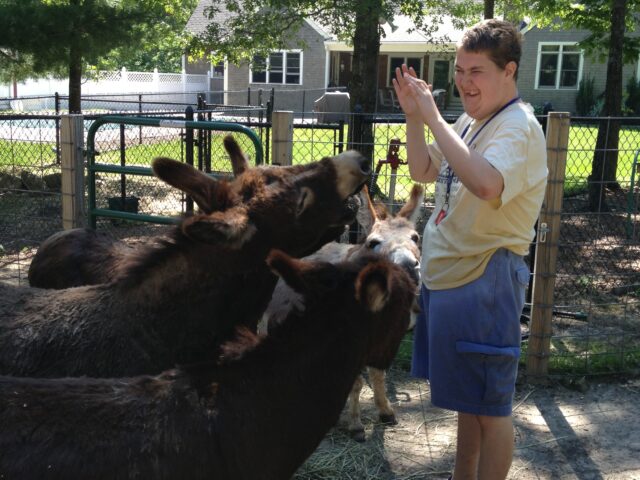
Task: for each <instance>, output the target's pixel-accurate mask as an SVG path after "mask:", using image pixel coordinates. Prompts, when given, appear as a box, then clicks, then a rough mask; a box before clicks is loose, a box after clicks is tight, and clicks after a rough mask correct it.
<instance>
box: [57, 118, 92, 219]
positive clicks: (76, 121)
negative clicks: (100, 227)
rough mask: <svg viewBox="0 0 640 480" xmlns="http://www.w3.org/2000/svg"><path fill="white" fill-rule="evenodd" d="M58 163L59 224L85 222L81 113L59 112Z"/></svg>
mask: <svg viewBox="0 0 640 480" xmlns="http://www.w3.org/2000/svg"><path fill="white" fill-rule="evenodd" d="M60 151H61V164H62V165H61V166H62V228H64V229H65V230H67V229H70V228H76V227H81V226H85V225H86V215H85V207H84V156H83V152H84V117H83V116H82V115H62V118H61V121H60Z"/></svg>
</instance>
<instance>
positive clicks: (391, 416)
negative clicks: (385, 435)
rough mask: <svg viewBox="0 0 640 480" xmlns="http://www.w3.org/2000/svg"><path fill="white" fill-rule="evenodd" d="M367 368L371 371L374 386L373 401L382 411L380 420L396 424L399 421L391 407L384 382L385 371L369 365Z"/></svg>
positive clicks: (371, 380)
mask: <svg viewBox="0 0 640 480" xmlns="http://www.w3.org/2000/svg"><path fill="white" fill-rule="evenodd" d="M367 370H368V372H369V381H370V382H371V387H372V388H373V401H374V403H375V404H376V407H377V408H378V412H379V413H380V421H381V422H382V423H386V424H389V425H396V424H397V423H398V421H397V420H396V414H395V412H394V411H393V408H391V403H390V402H389V399H388V398H387V391H386V387H385V384H384V381H385V377H386V374H385V371H384V370H379V369H377V368H373V367H368V368H367Z"/></svg>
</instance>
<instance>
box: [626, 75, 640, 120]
mask: <svg viewBox="0 0 640 480" xmlns="http://www.w3.org/2000/svg"><path fill="white" fill-rule="evenodd" d="M624 104H625V107H626V108H627V110H628V112H629V114H630V115H640V80H638V79H636V77H635V75H634V76H633V77H631V78H630V79H629V82H627V100H626V101H625V103H624Z"/></svg>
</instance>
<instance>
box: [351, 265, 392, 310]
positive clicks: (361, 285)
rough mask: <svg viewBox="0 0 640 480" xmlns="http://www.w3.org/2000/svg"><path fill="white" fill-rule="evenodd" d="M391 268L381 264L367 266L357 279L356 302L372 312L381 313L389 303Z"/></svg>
mask: <svg viewBox="0 0 640 480" xmlns="http://www.w3.org/2000/svg"><path fill="white" fill-rule="evenodd" d="M389 278H390V276H389V268H388V266H387V265H385V264H384V263H381V262H375V263H371V264H369V265H367V266H366V267H365V268H363V269H362V271H361V272H360V273H359V274H358V278H357V279H356V300H358V301H359V302H360V303H362V305H363V306H364V307H365V308H367V309H369V311H371V312H379V311H380V310H382V309H383V308H384V307H385V305H386V304H387V302H388V301H389V295H390V293H389V290H390V284H389Z"/></svg>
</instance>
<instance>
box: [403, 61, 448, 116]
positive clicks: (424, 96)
mask: <svg viewBox="0 0 640 480" xmlns="http://www.w3.org/2000/svg"><path fill="white" fill-rule="evenodd" d="M393 88H394V90H395V92H396V95H397V97H398V101H399V102H400V106H401V107H402V111H403V112H404V113H405V115H406V116H407V117H412V116H419V117H420V118H421V119H422V121H423V122H424V123H426V124H429V123H430V122H431V120H433V119H435V118H436V117H437V115H438V107H437V106H436V102H435V100H434V99H433V95H432V94H431V90H432V88H433V87H432V86H431V85H429V84H427V83H426V82H425V81H424V80H421V79H419V78H418V76H417V74H416V72H415V70H414V69H413V67H408V68H407V66H406V65H405V64H403V65H402V68H401V69H400V68H396V78H394V79H393Z"/></svg>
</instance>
